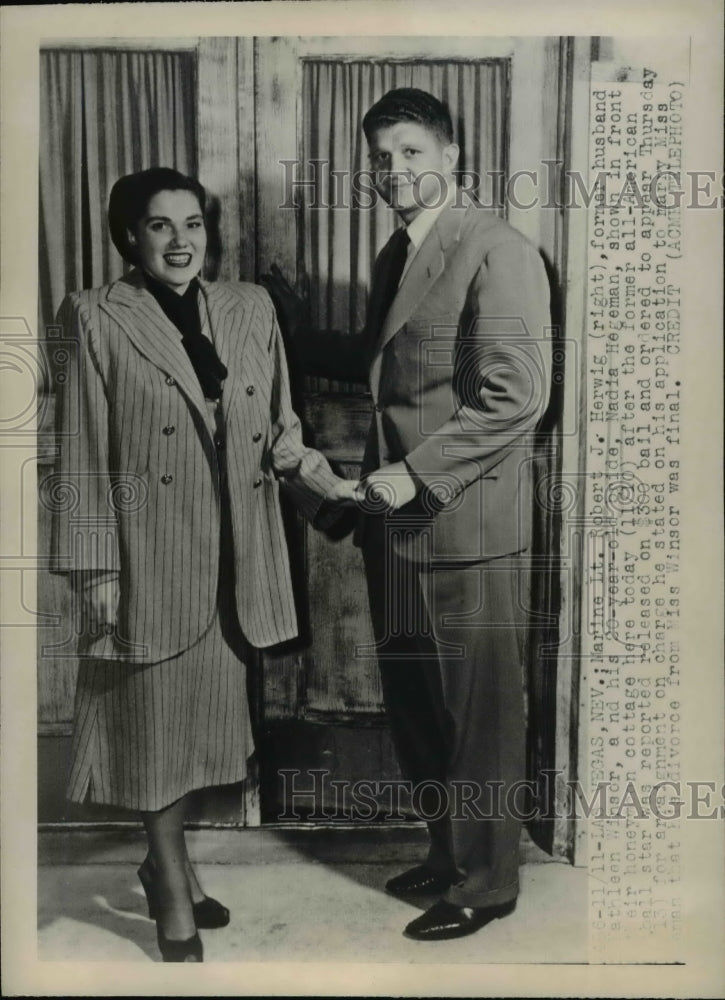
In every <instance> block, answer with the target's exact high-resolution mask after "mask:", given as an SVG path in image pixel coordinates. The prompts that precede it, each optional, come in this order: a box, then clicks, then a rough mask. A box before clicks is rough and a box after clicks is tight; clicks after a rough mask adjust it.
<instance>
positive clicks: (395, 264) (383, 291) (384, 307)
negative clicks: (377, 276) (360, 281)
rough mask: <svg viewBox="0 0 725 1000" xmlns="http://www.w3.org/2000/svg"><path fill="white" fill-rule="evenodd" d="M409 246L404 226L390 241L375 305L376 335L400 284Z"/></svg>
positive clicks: (408, 238)
mask: <svg viewBox="0 0 725 1000" xmlns="http://www.w3.org/2000/svg"><path fill="white" fill-rule="evenodd" d="M409 244H410V237H409V236H408V230H407V229H406V228H405V226H403V227H401V228H400V229H398V230H396V232H395V234H394V236H393V239H392V241H391V247H390V256H389V258H388V269H387V274H386V275H385V277H384V278H383V282H382V285H381V288H380V292H379V297H378V301H377V302H376V303H375V309H376V315H377V318H378V322H377V328H378V329H377V333H378V334H379V333H380V330H381V329H382V327H383V323H384V322H385V317H386V316H387V315H388V311H389V309H390V307H391V305H392V304H393V299H394V298H395V295H396V292H397V291H398V285H399V284H400V279H401V277H402V274H403V271H404V269H405V262H406V260H407V257H408V245H409Z"/></svg>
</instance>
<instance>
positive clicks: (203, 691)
mask: <svg viewBox="0 0 725 1000" xmlns="http://www.w3.org/2000/svg"><path fill="white" fill-rule="evenodd" d="M253 750H254V743H253V740H252V729H251V723H250V719H249V708H248V701H247V690H246V671H245V665H244V663H243V662H242V661H241V660H240V659H239V658H238V657H237V655H236V654H235V652H234V650H233V649H232V648H231V646H230V645H229V643H228V642H227V639H226V638H225V637H224V635H223V634H222V628H221V624H220V621H219V615H218V614H217V615H216V617H215V619H214V623H213V624H212V626H211V628H210V629H209V631H208V632H206V634H205V635H204V636H203V637H202V638H201V639H200V640H199V641H198V642H197V643H196V644H195V645H194V646H192V647H191V649H186V650H184V652H183V653H179V655H178V656H174V657H172V658H171V659H169V660H164V661H163V662H162V663H152V664H150V665H144V666H129V665H128V664H127V663H119V662H116V661H113V660H87V661H82V662H81V664H80V669H79V673H78V686H77V689H76V705H75V725H74V733H73V749H72V753H71V771H70V777H69V781H68V798H69V799H70V800H71V801H75V802H83V801H85V800H86V798H88V799H89V800H90V801H92V802H102V803H105V804H108V805H116V806H124V807H126V808H127V809H136V810H144V811H146V810H157V809H162V808H163V807H164V806H167V805H170V804H171V803H172V802H175V801H176V799H179V798H181V796H182V795H185V794H186V793H187V792H190V791H192V790H193V789H196V788H206V787H208V786H210V785H226V784H231V783H232V782H235V781H242V780H243V779H244V777H245V776H246V772H247V758H248V757H250V756H251V754H252V752H253Z"/></svg>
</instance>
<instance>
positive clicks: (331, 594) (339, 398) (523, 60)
mask: <svg viewBox="0 0 725 1000" xmlns="http://www.w3.org/2000/svg"><path fill="white" fill-rule="evenodd" d="M254 54H255V61H254V88H255V89H254V106H255V120H256V144H255V145H256V156H255V162H254V173H255V176H256V204H257V213H256V236H257V240H256V250H257V253H256V273H257V274H258V275H259V274H263V273H265V272H266V271H268V270H269V268H270V266H271V265H272V264H276V265H277V266H279V267H280V269H281V270H282V272H283V273H284V274H285V275H286V276H287V277H288V278H290V279H291V280H295V278H299V277H300V276H301V275H302V273H303V272H307V273H309V260H307V259H306V246H305V240H304V235H303V233H302V231H301V230H302V225H303V224H304V213H303V210H302V209H298V210H297V211H295V210H292V209H291V208H290V207H289V198H288V192H287V191H286V190H285V188H284V177H285V171H288V170H289V167H288V166H285V161H286V163H287V164H289V163H290V162H293V161H296V160H298V158H299V159H300V160H301V159H303V158H302V157H301V155H300V154H301V151H302V150H303V149H304V148H305V142H304V139H305V130H308V129H311V128H314V127H315V122H314V121H311V120H309V118H310V115H311V114H312V115H313V114H314V107H313V108H312V110H310V107H309V102H308V103H307V105H305V102H304V101H303V99H302V98H303V86H304V69H303V66H304V64H305V62H310V61H314V60H316V59H318V60H325V61H328V62H329V61H340V62H344V61H345V60H352V59H355V60H358V61H364V60H370V61H371V62H378V63H379V62H386V61H387V62H389V63H395V62H409V63H415V62H422V61H426V62H430V61H431V60H435V61H438V62H446V61H449V62H455V61H457V60H459V61H469V62H476V61H480V62H484V61H489V62H490V61H491V60H494V61H496V60H500V62H501V64H502V65H503V66H504V67H505V77H506V80H507V85H508V92H507V103H506V118H505V122H504V123H503V127H502V132H503V134H502V135H501V140H500V141H501V142H502V143H503V144H505V159H506V169H507V173H508V175H509V176H510V175H512V174H513V173H514V172H515V171H523V170H531V169H532V167H533V169H536V167H537V165H540V164H541V163H542V161H544V160H547V159H548V160H554V159H556V158H557V157H559V158H561V157H562V155H563V150H564V145H565V125H566V118H565V113H564V111H562V101H563V100H564V97H565V91H566V87H567V79H568V77H567V58H566V54H567V48H566V43H564V42H560V40H558V39H524V40H520V39H519V40H516V39H506V38H504V39H450V38H447V39H425V40H421V39H415V38H407V39H361V38H344V39H343V38H326V39H292V38H273V39H258V40H256V42H255V53H254ZM377 96H380V95H377V94H376V95H375V97H374V98H373V99H376V97H377ZM508 217H509V220H510V221H511V222H512V224H513V225H515V226H516V227H517V228H519V229H520V230H521V231H523V232H524V233H525V234H526V235H527V236H528V237H529V238H530V239H532V241H533V242H534V243H535V244H536V245H537V246H539V247H540V248H541V250H542V253H543V254H544V256H545V258H546V260H547V263H548V265H549V268H550V272H551V277H552V285H553V288H554V292H555V294H554V313H555V318H554V322H555V323H557V322H558V321H559V314H560V298H559V295H558V294H557V289H558V282H559V278H560V275H561V268H562V264H563V246H564V234H563V229H562V226H563V219H562V216H561V213H560V212H556V211H552V210H549V211H548V212H546V211H542V210H541V208H540V207H538V206H537V207H535V208H533V209H529V210H523V209H520V208H516V207H509V208H508ZM381 242H384V240H382V239H381ZM379 249H380V246H378V247H376V250H379ZM314 291H315V289H314V288H313V293H314ZM343 332H344V331H343ZM348 332H351V331H348ZM303 350H304V345H299V344H298V345H295V347H294V350H293V351H292V354H293V356H294V354H295V353H298V352H300V351H303ZM561 365H562V362H561V357H558V360H557V355H556V354H555V366H558V368H559V369H560V368H561ZM297 390H298V406H299V408H300V409H301V410H302V412H303V413H304V416H305V420H306V423H307V427H308V431H309V439H310V441H311V442H314V444H315V445H316V446H317V447H319V448H321V449H322V450H323V451H325V453H326V454H327V455H328V456H329V457H330V458H331V459H333V460H336V461H337V462H338V463H339V464H340V467H341V469H342V470H344V471H346V472H348V473H349V474H351V475H354V474H356V473H357V471H358V470H359V467H360V461H361V457H362V448H363V441H364V436H365V433H366V430H367V426H368V423H369V419H370V413H371V405H370V401H369V397H368V396H367V394H366V393H365V390H364V387H363V386H356V385H339V384H335V383H332V384H331V383H325V382H324V381H322V382H320V381H319V380H318V381H317V382H314V383H311V382H310V381H309V380H308V381H307V382H306V383H305V381H304V380H302V379H298V381H297ZM560 408H561V399H560V398H558V396H557V393H556V392H555V394H554V399H553V400H552V406H551V408H550V411H549V414H548V415H547V420H546V424H545V430H544V433H543V434H542V436H541V440H540V444H539V451H538V456H537V463H538V475H539V478H540V479H543V478H544V477H546V476H551V475H552V474H555V472H556V468H557V463H559V461H560V451H559V448H558V433H559V429H560V426H561V423H560V420H561V414H560ZM537 521H538V523H537V535H538V538H537V547H538V551H539V553H540V554H541V555H542V556H544V555H546V554H547V553H550V552H551V551H552V546H553V545H555V544H556V534H557V525H556V512H555V511H546V510H543V509H542V510H541V511H540V512H539V515H538V517H537ZM290 529H291V538H292V541H293V550H294V553H295V567H296V572H297V574H298V580H299V584H300V586H299V594H300V598H301V599H300V612H301V617H302V621H303V623H304V625H303V631H302V635H301V637H300V639H299V640H298V641H296V642H295V643H292V644H290V645H289V647H288V648H286V649H284V650H277V651H272V652H269V651H268V652H265V654H264V656H263V663H262V668H261V669H262V676H261V683H260V712H261V714H262V717H263V724H262V732H263V736H262V741H261V747H260V759H261V762H262V788H261V799H262V816H263V820H264V819H267V820H274V819H276V818H278V817H279V816H280V815H282V816H290V815H294V814H298V815H304V814H305V806H306V807H307V811H308V812H309V810H310V809H314V808H316V809H317V815H318V816H320V817H321V816H322V813H321V810H320V807H322V811H323V812H324V811H327V813H328V814H329V815H335V814H336V810H338V812H337V814H336V815H337V816H338V818H341V817H344V815H345V814H344V810H343V812H342V813H340V812H339V809H340V800H339V798H336V796H337V794H338V791H339V788H340V786H338V788H337V789H336V788H335V787H334V786H333V785H331V784H330V782H331V781H335V780H337V781H342V782H353V781H355V780H357V779H369V780H376V779H377V780H380V779H383V780H384V779H391V780H394V779H396V778H398V777H399V772H398V769H397V764H396V762H395V757H394V754H393V751H392V747H391V743H390V738H389V734H388V731H387V727H386V725H385V720H384V717H383V714H382V701H381V691H380V686H379V681H378V677H377V672H376V665H375V660H374V658H373V657H371V656H370V655H368V653H367V652H366V650H365V647H368V649H369V645H370V642H371V626H370V621H369V617H368V611H367V604H366V596H365V593H366V592H365V581H364V576H363V569H362V563H361V558H360V554H359V553H358V552H357V551H356V550H355V549H354V548H353V547H352V544H351V542H350V539H349V537H348V538H344V539H342V540H337V541H331V540H329V539H327V538H325V537H324V536H322V535H320V534H319V533H317V532H314V531H311V530H309V529H308V528H306V527H305V526H304V525H302V524H301V523H294V519H293V518H290ZM532 597H533V601H534V602H535V603H534V607H533V611H534V613H533V615H532V641H531V644H530V656H529V661H530V662H529V677H530V684H529V692H528V694H529V734H530V765H531V773H532V775H534V774H536V773H538V772H539V771H540V770H541V769H542V768H545V767H555V766H556V767H561V768H562V770H564V771H565V776H568V774H569V771H570V768H571V766H572V763H573V762H572V761H571V760H570V759H569V756H568V752H567V750H566V747H567V746H568V735H567V734H568V731H569V725H570V720H569V718H568V717H563V716H562V707H563V714H564V716H566V715H567V713H568V706H569V696H568V693H567V694H565V695H564V697H563V700H562V694H561V691H562V684H563V689H564V691H565V692H568V691H569V690H570V688H571V677H570V670H569V666H568V665H565V666H564V673H563V675H562V673H561V671H559V672H557V661H556V634H557V628H558V615H559V597H560V595H559V588H558V567H557V565H556V563H554V562H552V561H551V560H549V559H547V558H542V559H541V560H540V562H539V566H538V569H537V571H536V573H535V574H534V581H533V589H532ZM557 691H558V694H557ZM283 772H284V773H283ZM294 772H301V773H300V774H295V773H294ZM310 772H315V773H314V774H310ZM294 782H296V785H295V784H294ZM313 787H314V788H315V789H316V795H315V798H314V801H313V799H312V797H310V799H309V800H307V801H305V800H304V799H303V798H302V797H300V796H292V792H293V791H295V790H296V791H299V790H303V789H312V788H313ZM533 832H534V834H535V836H536V837H537V839H538V840H539V842H540V843H541V844H542V845H543V846H545V847H547V848H548V849H552V847H554V846H556V849H557V850H558V851H561V852H566V851H567V850H568V848H569V845H570V842H571V831H570V830H569V829H567V828H562V825H561V823H559V824H558V826H557V825H556V824H552V823H539V824H538V826H536V827H535V829H534V831H533Z"/></svg>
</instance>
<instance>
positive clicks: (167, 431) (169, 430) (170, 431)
mask: <svg viewBox="0 0 725 1000" xmlns="http://www.w3.org/2000/svg"><path fill="white" fill-rule="evenodd" d="M175 430H176V428H175V427H174V425H173V424H169V425H168V426H167V427H164V429H163V431H162V432H161V433H162V434H165V435H166V437H168V436H169V435H170V434H173V433H174V431H175Z"/></svg>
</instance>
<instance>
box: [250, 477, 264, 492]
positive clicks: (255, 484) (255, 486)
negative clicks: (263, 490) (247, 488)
mask: <svg viewBox="0 0 725 1000" xmlns="http://www.w3.org/2000/svg"><path fill="white" fill-rule="evenodd" d="M252 485H253V486H254V488H255V490H256V489H257V487H258V486H261V485H262V480H261V479H255V480H254V483H253V484H252Z"/></svg>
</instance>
